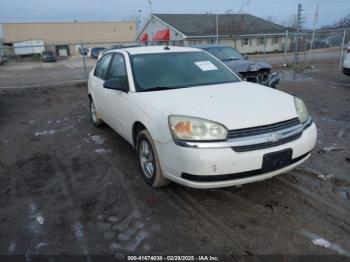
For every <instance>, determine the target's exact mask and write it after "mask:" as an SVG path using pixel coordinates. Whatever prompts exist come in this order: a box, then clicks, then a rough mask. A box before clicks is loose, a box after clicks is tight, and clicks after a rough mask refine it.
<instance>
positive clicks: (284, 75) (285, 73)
mask: <svg viewBox="0 0 350 262" xmlns="http://www.w3.org/2000/svg"><path fill="white" fill-rule="evenodd" d="M279 73H280V77H281V81H290V82H291V81H311V80H313V78H312V77H310V76H307V75H305V74H303V73H298V72H295V71H292V70H281V71H280V72H279Z"/></svg>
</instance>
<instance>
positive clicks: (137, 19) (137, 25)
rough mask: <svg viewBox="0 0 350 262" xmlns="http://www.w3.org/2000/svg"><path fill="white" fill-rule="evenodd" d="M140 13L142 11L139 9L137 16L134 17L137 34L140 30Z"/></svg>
mask: <svg viewBox="0 0 350 262" xmlns="http://www.w3.org/2000/svg"><path fill="white" fill-rule="evenodd" d="M141 13H142V11H141V10H139V13H138V16H137V18H136V31H137V35H139V33H140V30H141Z"/></svg>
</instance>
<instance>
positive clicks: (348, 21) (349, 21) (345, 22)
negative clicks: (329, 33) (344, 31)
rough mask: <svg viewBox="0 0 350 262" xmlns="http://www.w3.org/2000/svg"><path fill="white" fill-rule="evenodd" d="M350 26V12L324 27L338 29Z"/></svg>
mask: <svg viewBox="0 0 350 262" xmlns="http://www.w3.org/2000/svg"><path fill="white" fill-rule="evenodd" d="M346 27H350V14H348V15H347V16H345V17H344V18H342V19H340V20H339V21H338V22H335V23H333V24H330V25H326V26H323V27H322V28H324V29H337V28H346Z"/></svg>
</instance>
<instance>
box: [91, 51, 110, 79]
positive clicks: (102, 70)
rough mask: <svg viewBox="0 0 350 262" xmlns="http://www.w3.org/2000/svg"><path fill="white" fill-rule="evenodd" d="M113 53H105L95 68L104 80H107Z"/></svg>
mask: <svg viewBox="0 0 350 262" xmlns="http://www.w3.org/2000/svg"><path fill="white" fill-rule="evenodd" d="M111 58H112V54H108V55H105V56H104V57H102V58H101V60H100V61H99V62H98V64H97V67H96V70H95V76H97V77H98V78H100V79H102V80H106V75H107V71H108V66H109V63H110V62H111Z"/></svg>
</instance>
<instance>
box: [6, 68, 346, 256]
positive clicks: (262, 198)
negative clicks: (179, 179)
mask: <svg viewBox="0 0 350 262" xmlns="http://www.w3.org/2000/svg"><path fill="white" fill-rule="evenodd" d="M336 67H337V65H336V64H334V65H332V66H330V65H326V64H323V65H316V66H315V69H313V70H308V71H305V72H302V73H300V74H299V73H298V74H294V73H293V72H286V73H284V78H285V79H286V80H288V81H283V82H282V83H281V85H280V86H279V88H280V89H281V90H283V91H286V92H288V93H291V94H294V95H297V96H299V97H301V98H302V99H304V101H305V102H306V104H307V105H308V108H309V111H310V113H311V114H312V116H313V117H314V120H315V122H316V123H317V125H318V128H319V129H318V130H319V138H318V143H317V148H316V149H315V150H314V152H313V155H312V157H311V159H310V160H309V161H307V162H306V163H305V164H304V165H303V166H302V167H301V168H298V169H296V170H294V171H292V172H290V173H288V174H284V175H280V176H278V177H275V178H273V179H270V180H267V181H264V182H259V183H254V184H249V185H244V186H242V187H238V188H237V187H232V188H226V189H220V190H193V189H189V188H185V187H183V186H180V185H176V184H172V185H170V186H169V187H166V188H163V189H157V190H155V189H152V188H150V187H149V186H147V185H146V184H145V183H144V182H143V180H142V178H141V176H140V172H139V169H138V165H137V159H136V156H135V153H134V151H133V149H132V147H131V146H130V145H129V144H128V143H127V142H126V141H124V140H123V139H122V138H121V137H120V136H118V135H117V134H116V133H115V132H114V131H113V130H112V129H111V128H109V127H103V128H101V129H97V128H95V127H93V126H92V125H91V123H90V119H89V115H88V99H87V93H86V92H87V90H86V87H85V86H82V85H80V86H79V85H66V86H58V87H50V88H30V89H0V94H1V96H0V207H1V208H0V254H1V255H13V254H17V255H23V256H25V258H26V259H31V258H32V257H33V256H35V255H38V254H39V255H48V257H50V256H52V255H83V258H84V260H82V261H94V257H93V255H101V254H103V255H115V256H116V257H117V258H121V259H123V258H125V256H126V255H130V254H137V255H140V254H149V255H159V254H164V255H200V254H207V255H222V256H224V257H225V258H229V259H232V260H233V259H237V257H235V255H248V256H249V255H267V254H268V255H276V254H279V255H331V256H330V257H329V256H325V257H323V258H327V259H330V260H329V261H336V260H335V258H337V259H339V257H334V256H332V255H344V256H348V257H349V256H350V218H349V217H350V205H349V204H350V200H349V194H350V187H349V185H350V177H349V175H350V174H349V170H350V134H349V131H350V78H348V77H346V76H343V75H342V74H341V73H339V72H338V71H337V69H336ZM276 110H281V109H276ZM323 148H325V151H326V152H323V151H321V152H320V153H318V152H319V151H320V150H322V149H323ZM331 149H334V150H335V151H329V150H331ZM309 258H310V257H309ZM85 259H86V260H85ZM327 261H328V260H327Z"/></svg>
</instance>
